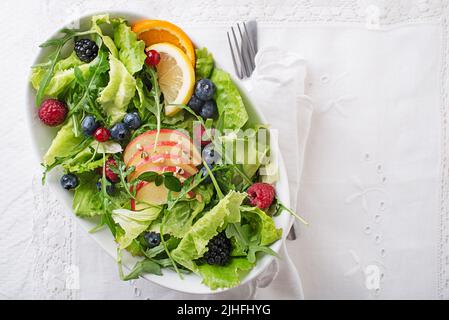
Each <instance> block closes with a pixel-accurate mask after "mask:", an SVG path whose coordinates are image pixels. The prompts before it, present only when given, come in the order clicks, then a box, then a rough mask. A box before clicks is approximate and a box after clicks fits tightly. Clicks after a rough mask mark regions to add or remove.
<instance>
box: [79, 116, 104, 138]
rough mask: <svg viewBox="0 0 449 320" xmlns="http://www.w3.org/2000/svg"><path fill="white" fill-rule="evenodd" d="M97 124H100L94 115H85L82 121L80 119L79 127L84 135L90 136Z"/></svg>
mask: <svg viewBox="0 0 449 320" xmlns="http://www.w3.org/2000/svg"><path fill="white" fill-rule="evenodd" d="M99 126H100V124H99V123H98V122H97V120H96V119H95V117H94V116H90V115H89V116H85V117H84V119H83V121H81V129H82V130H83V133H84V134H85V135H86V136H91V135H92V134H93V133H94V132H95V130H97V129H98V127H99Z"/></svg>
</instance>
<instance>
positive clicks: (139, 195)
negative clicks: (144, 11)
mask: <svg viewBox="0 0 449 320" xmlns="http://www.w3.org/2000/svg"><path fill="white" fill-rule="evenodd" d="M167 197H168V190H167V188H165V187H164V186H163V185H160V186H156V184H155V183H154V182H145V181H142V182H140V183H139V184H138V185H137V191H136V200H137V201H136V200H134V199H131V210H143V209H145V208H146V207H148V205H151V204H152V205H157V206H159V205H163V204H165V203H167Z"/></svg>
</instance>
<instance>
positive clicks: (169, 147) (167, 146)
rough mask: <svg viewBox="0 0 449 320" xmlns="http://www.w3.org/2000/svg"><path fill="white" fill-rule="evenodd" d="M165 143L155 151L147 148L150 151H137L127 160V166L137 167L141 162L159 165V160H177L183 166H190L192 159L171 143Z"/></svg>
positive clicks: (174, 143) (175, 144)
mask: <svg viewBox="0 0 449 320" xmlns="http://www.w3.org/2000/svg"><path fill="white" fill-rule="evenodd" d="M166 142H167V143H164V144H159V143H158V145H159V146H158V147H157V148H156V150H154V148H149V149H150V150H145V149H144V150H142V151H137V152H136V153H135V154H134V156H133V157H132V158H131V159H129V161H128V163H127V166H128V167H131V166H134V167H137V166H138V165H139V164H141V163H142V162H143V161H147V162H148V161H151V162H155V163H161V162H162V160H161V158H164V159H167V158H174V159H178V160H179V162H180V163H181V162H182V163H184V164H190V165H192V166H193V164H192V159H191V158H190V157H189V156H188V154H185V153H184V151H183V150H182V148H181V147H180V146H179V145H178V144H177V143H176V142H173V141H166Z"/></svg>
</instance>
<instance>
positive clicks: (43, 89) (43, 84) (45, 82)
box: [35, 29, 92, 106]
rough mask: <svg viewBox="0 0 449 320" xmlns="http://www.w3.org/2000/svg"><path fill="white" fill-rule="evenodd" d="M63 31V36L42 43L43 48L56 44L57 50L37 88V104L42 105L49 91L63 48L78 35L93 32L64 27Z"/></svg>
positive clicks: (49, 58)
mask: <svg viewBox="0 0 449 320" xmlns="http://www.w3.org/2000/svg"><path fill="white" fill-rule="evenodd" d="M61 33H62V34H64V35H63V36H62V37H61V38H59V39H50V40H48V41H46V42H44V43H43V44H41V45H40V47H41V48H45V47H51V46H56V48H55V51H54V52H53V53H51V54H50V55H49V57H48V62H47V68H46V71H45V73H43V74H42V75H41V77H42V78H41V81H40V83H39V89H38V90H37V93H36V100H35V102H36V105H37V106H40V105H41V103H42V100H43V98H44V96H45V94H46V93H47V88H48V86H49V84H50V81H51V79H52V77H53V72H54V70H55V66H56V63H57V62H58V60H59V58H60V56H61V52H62V48H63V47H64V45H65V44H66V43H67V42H68V41H70V40H72V39H73V38H74V37H76V36H82V35H87V34H90V33H92V32H91V31H87V32H81V31H79V30H70V29H62V30H61Z"/></svg>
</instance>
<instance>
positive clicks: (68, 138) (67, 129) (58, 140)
mask: <svg viewBox="0 0 449 320" xmlns="http://www.w3.org/2000/svg"><path fill="white" fill-rule="evenodd" d="M83 140H84V137H75V134H74V133H73V122H72V119H69V121H67V123H66V124H65V125H63V126H62V127H61V129H59V131H58V133H57V134H56V137H55V138H54V139H53V141H52V143H51V145H50V148H49V149H48V150H47V153H46V154H45V155H44V159H43V164H44V165H46V166H49V165H51V164H53V162H54V161H55V158H56V157H64V156H67V155H69V154H70V153H71V152H72V150H73V149H74V148H75V147H76V146H78V145H79V144H80V143H81V142H82V141H83Z"/></svg>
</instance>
